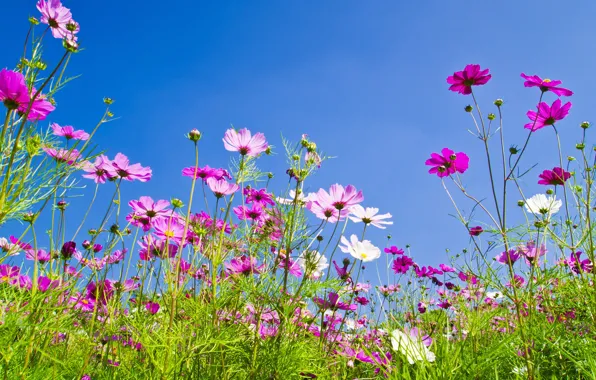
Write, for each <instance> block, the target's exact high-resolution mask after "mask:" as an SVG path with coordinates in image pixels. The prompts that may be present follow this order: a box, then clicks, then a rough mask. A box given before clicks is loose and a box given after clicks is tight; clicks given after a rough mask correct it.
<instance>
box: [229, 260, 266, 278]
mask: <svg viewBox="0 0 596 380" xmlns="http://www.w3.org/2000/svg"><path fill="white" fill-rule="evenodd" d="M224 265H225V267H226V272H227V273H228V274H244V275H248V274H253V273H254V274H260V273H263V270H264V269H265V264H261V265H257V259H256V258H255V257H248V256H246V255H242V256H240V257H234V258H233V259H232V260H230V262H229V263H225V264H224Z"/></svg>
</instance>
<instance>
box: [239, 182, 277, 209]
mask: <svg viewBox="0 0 596 380" xmlns="http://www.w3.org/2000/svg"><path fill="white" fill-rule="evenodd" d="M242 192H243V194H244V196H246V203H258V204H260V205H261V206H263V207H267V205H271V206H273V205H275V202H274V201H273V196H272V195H271V194H269V193H267V189H259V190H257V189H253V188H252V187H246V188H245V189H244V190H243V191H242Z"/></svg>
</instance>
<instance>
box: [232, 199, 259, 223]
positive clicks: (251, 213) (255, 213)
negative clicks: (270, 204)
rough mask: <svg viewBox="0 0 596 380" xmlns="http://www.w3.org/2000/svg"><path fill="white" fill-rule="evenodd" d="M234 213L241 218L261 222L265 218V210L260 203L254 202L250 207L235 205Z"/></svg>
mask: <svg viewBox="0 0 596 380" xmlns="http://www.w3.org/2000/svg"><path fill="white" fill-rule="evenodd" d="M234 214H236V216H237V217H238V219H240V220H245V219H250V220H252V221H255V222H259V221H261V220H263V219H264V218H265V210H264V209H263V207H262V206H261V205H260V204H258V203H253V204H252V206H251V207H250V208H249V207H248V206H238V207H234Z"/></svg>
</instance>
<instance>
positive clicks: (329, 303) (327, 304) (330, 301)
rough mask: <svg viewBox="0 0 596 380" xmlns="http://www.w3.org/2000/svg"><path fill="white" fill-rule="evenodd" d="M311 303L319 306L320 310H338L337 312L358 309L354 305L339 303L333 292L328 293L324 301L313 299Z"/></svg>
mask: <svg viewBox="0 0 596 380" xmlns="http://www.w3.org/2000/svg"><path fill="white" fill-rule="evenodd" d="M313 302H314V303H315V304H317V305H319V307H320V308H321V309H331V310H336V309H339V310H352V311H354V310H356V309H358V306H357V305H355V304H347V303H344V302H342V301H340V299H339V295H338V294H337V293H335V292H330V293H329V295H328V296H327V300H324V299H322V298H320V297H314V298H313Z"/></svg>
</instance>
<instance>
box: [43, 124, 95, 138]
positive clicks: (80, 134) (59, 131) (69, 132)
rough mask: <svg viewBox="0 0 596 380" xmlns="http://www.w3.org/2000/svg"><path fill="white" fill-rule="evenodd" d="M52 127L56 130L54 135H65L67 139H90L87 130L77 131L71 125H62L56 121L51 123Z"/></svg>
mask: <svg viewBox="0 0 596 380" xmlns="http://www.w3.org/2000/svg"><path fill="white" fill-rule="evenodd" d="M50 127H51V128H52V130H53V131H54V135H56V136H64V137H65V138H66V139H67V140H71V139H72V140H82V141H85V140H87V139H89V134H88V133H87V132H85V131H82V130H77V131H75V129H74V128H73V127H72V126H70V125H65V126H64V127H61V126H60V125H58V124H56V123H52V124H50Z"/></svg>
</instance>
